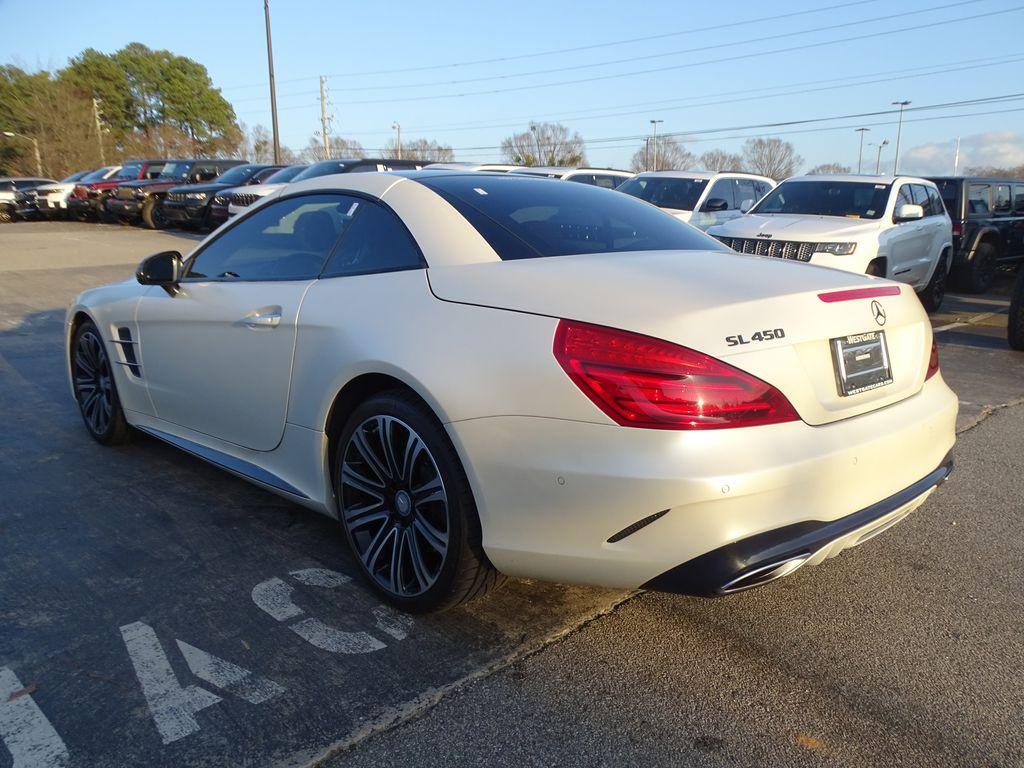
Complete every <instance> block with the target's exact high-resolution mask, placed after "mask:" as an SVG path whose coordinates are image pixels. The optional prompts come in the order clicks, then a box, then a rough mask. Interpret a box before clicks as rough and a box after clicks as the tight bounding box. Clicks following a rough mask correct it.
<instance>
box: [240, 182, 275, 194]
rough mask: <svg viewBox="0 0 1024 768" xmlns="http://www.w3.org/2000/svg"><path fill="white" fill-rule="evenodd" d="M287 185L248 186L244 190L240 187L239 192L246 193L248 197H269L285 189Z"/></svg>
mask: <svg viewBox="0 0 1024 768" xmlns="http://www.w3.org/2000/svg"><path fill="white" fill-rule="evenodd" d="M287 186H288V185H287V184H248V185H246V186H245V187H244V188H243V187H238V188H237V191H239V192H245V193H246V194H247V195H257V196H263V195H269V194H270V193H271V192H276V191H277V190H279V189H284V188H285V187H287Z"/></svg>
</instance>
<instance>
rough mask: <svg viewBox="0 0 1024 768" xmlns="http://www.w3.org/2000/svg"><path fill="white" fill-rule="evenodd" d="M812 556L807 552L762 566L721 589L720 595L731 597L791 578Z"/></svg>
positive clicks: (738, 577) (727, 583)
mask: <svg viewBox="0 0 1024 768" xmlns="http://www.w3.org/2000/svg"><path fill="white" fill-rule="evenodd" d="M812 554H813V553H810V552H807V553H804V554H800V555H793V556H792V557H787V558H785V559H784V560H778V561H776V562H774V563H768V564H767V565H762V566H760V567H759V568H755V569H753V570H752V571H747V572H746V573H744V574H742V575H740V576H737V577H736V578H735V579H732V580H731V581H728V582H726V583H725V584H723V585H722V586H721V587H719V589H718V594H720V595H729V594H732V593H733V592H742V591H743V590H745V589H753V588H754V587H760V586H761V585H763V584H767V583H769V582H771V581H775V580H776V579H781V578H782V577H783V576H789V574H791V573H793V571H795V570H796V569H797V568H799V567H800V566H801V565H803V564H804V563H806V562H807V561H808V560H810V559H811V555H812Z"/></svg>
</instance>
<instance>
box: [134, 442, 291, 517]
mask: <svg viewBox="0 0 1024 768" xmlns="http://www.w3.org/2000/svg"><path fill="white" fill-rule="evenodd" d="M136 429H138V430H140V431H142V432H145V433H146V434H147V435H151V436H152V437H155V438H157V439H158V440H163V441H164V442H165V443H168V444H169V445H173V446H174V447H175V448H180V449H181V450H183V451H185V452H186V453H191V454H192V455H193V456H195V457H197V458H200V459H203V460H204V461H207V462H209V463H210V464H213V465H214V466H216V467H220V468H221V469H225V470H227V471H228V472H231V473H233V474H236V475H239V476H240V477H242V478H244V479H246V480H251V481H252V482H255V483H259V484H260V485H265V486H268V487H269V488H271V489H272V490H275V491H278V492H281V493H286V494H288V495H289V496H294V497H295V498H296V499H303V500H309V496H307V495H306V494H305V493H303V492H302V491H300V490H299V489H298V488H296V487H295V486H294V485H292V484H291V483H288V482H287V481H285V480H283V479H281V478H280V477H278V476H277V475H275V474H273V473H272V472H268V471H267V470H265V469H264V468H263V467H260V466H257V465H256V464H253V463H252V462H249V461H245V460H244V459H239V458H237V457H235V456H231V455H229V454H226V453H223V452H222V451H218V450H216V449H215V448H210V447H208V446H205V445H200V444H199V443H196V442H193V441H192V440H186V439H185V438H183V437H178V436H177V435H172V434H169V433H167V432H163V431H161V430H159V429H155V428H153V427H144V426H137V427H136Z"/></svg>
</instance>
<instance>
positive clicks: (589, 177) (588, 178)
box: [566, 173, 597, 186]
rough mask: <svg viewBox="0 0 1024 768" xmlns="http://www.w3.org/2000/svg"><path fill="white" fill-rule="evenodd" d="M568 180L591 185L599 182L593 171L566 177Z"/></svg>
mask: <svg viewBox="0 0 1024 768" xmlns="http://www.w3.org/2000/svg"><path fill="white" fill-rule="evenodd" d="M566 181H575V182H576V183H577V184H589V185H590V186H594V185H595V184H596V183H597V181H596V177H595V176H594V174H592V173H577V174H574V175H572V176H569V177H568V178H566Z"/></svg>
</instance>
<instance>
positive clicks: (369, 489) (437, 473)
mask: <svg viewBox="0 0 1024 768" xmlns="http://www.w3.org/2000/svg"><path fill="white" fill-rule="evenodd" d="M334 482H335V489H336V492H337V497H338V513H339V520H340V522H341V525H342V528H343V529H344V531H345V534H346V536H347V538H348V541H349V545H350V546H351V548H352V552H353V554H354V555H355V558H356V560H357V561H358V562H359V566H360V569H361V570H362V572H363V575H364V576H365V577H366V579H367V580H368V581H369V583H370V584H371V585H372V587H373V588H374V589H375V590H376V591H377V592H378V593H379V594H380V595H381V596H383V597H384V599H385V600H387V601H388V602H389V603H391V604H392V605H394V606H396V607H398V608H401V609H402V610H406V611H410V612H414V613H422V612H426V611H433V610H441V609H445V608H450V607H452V606H455V605H459V604H460V603H463V602H466V601H468V600H472V599H474V598H476V597H479V596H481V595H483V594H485V593H487V592H488V591H490V590H491V589H493V588H495V587H497V586H499V585H500V584H501V583H502V582H503V581H504V577H503V576H502V575H501V574H500V573H499V572H498V571H497V570H495V568H494V566H493V565H491V563H490V561H489V560H488V559H487V556H486V554H484V551H483V547H482V545H481V531H480V519H479V517H478V516H477V511H476V504H475V503H474V500H473V494H472V491H471V489H470V486H469V481H468V480H467V478H466V473H465V471H464V470H463V468H462V464H461V462H460V461H459V457H458V454H457V453H456V451H455V448H454V446H453V445H452V443H451V440H450V439H449V438H448V435H447V434H446V433H445V430H444V427H443V426H442V425H441V423H440V422H439V421H438V420H437V418H436V417H435V416H434V415H433V414H432V413H431V412H430V411H429V410H428V409H427V408H426V407H424V405H423V404H422V403H421V402H420V401H419V400H418V399H416V398H415V397H413V396H411V395H410V394H408V393H405V392H402V391H392V392H385V393H381V394H378V395H375V396H373V397H371V398H369V399H368V400H366V401H364V402H363V403H361V404H360V405H358V406H357V407H356V408H355V409H354V410H353V412H352V414H351V415H350V416H349V418H348V420H347V421H346V423H345V426H344V428H343V429H342V431H341V434H340V436H339V440H338V444H337V451H336V459H335V466H334Z"/></svg>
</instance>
